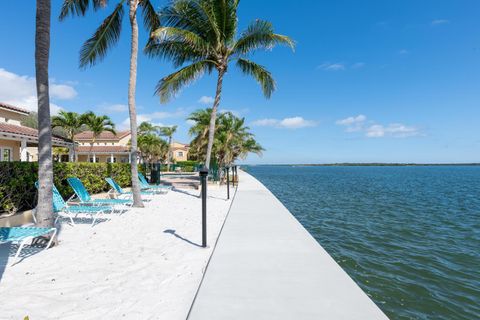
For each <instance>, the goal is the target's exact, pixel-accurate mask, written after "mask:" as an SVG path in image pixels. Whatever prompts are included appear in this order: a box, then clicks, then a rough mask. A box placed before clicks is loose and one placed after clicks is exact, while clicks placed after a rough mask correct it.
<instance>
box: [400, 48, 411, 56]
mask: <svg viewBox="0 0 480 320" xmlns="http://www.w3.org/2000/svg"><path fill="white" fill-rule="evenodd" d="M409 53H410V51H408V50H407V49H402V50H399V51H398V54H400V55H405V54H409Z"/></svg>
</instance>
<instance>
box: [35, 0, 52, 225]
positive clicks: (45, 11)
mask: <svg viewBox="0 0 480 320" xmlns="http://www.w3.org/2000/svg"><path fill="white" fill-rule="evenodd" d="M50 15H51V3H50V0H37V13H36V20H35V26H36V29H35V79H36V86H37V99H38V184H39V188H38V202H37V212H36V216H37V224H38V225H39V226H40V227H53V207H52V201H53V191H52V188H53V159H52V126H51V123H50V95H49V88H48V59H49V54H50Z"/></svg>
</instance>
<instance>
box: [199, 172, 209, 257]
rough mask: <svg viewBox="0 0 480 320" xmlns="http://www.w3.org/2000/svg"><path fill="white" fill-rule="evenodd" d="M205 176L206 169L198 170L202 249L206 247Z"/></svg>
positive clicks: (206, 174) (206, 173)
mask: <svg viewBox="0 0 480 320" xmlns="http://www.w3.org/2000/svg"><path fill="white" fill-rule="evenodd" d="M207 176H208V168H207V167H203V168H201V169H200V181H201V183H202V247H204V248H206V247H207Z"/></svg>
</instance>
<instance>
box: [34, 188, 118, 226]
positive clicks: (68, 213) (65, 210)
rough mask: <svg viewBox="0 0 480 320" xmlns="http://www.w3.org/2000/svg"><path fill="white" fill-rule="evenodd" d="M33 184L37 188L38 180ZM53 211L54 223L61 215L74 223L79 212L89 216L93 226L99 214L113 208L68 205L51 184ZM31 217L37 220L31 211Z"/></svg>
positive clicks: (110, 210)
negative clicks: (54, 215)
mask: <svg viewBox="0 0 480 320" xmlns="http://www.w3.org/2000/svg"><path fill="white" fill-rule="evenodd" d="M35 186H36V187H37V189H38V181H37V182H35ZM53 212H54V213H55V214H56V218H55V223H56V222H57V220H58V219H59V218H60V217H62V216H63V217H66V218H69V219H70V222H71V223H72V225H75V222H74V221H73V218H77V216H78V215H79V214H84V215H88V216H90V218H91V219H92V226H93V225H94V224H95V221H96V220H97V218H98V216H99V215H102V216H103V215H104V214H105V213H106V212H113V208H112V207H108V206H85V205H78V206H69V205H68V204H67V203H66V202H65V200H63V198H62V195H61V194H60V192H58V190H57V188H56V187H55V186H53ZM33 219H34V220H35V221H36V220H37V219H36V216H35V213H33Z"/></svg>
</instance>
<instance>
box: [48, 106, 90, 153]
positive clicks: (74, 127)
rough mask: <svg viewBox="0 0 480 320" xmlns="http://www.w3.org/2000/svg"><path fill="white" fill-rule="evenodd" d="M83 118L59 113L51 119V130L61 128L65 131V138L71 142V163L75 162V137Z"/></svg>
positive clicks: (65, 112) (74, 113)
mask: <svg viewBox="0 0 480 320" xmlns="http://www.w3.org/2000/svg"><path fill="white" fill-rule="evenodd" d="M84 120H85V118H84V117H82V116H81V115H79V114H78V113H76V112H67V111H63V110H62V111H60V112H59V113H58V115H56V116H53V117H52V128H61V129H63V130H64V131H65V133H66V135H67V138H68V139H70V140H72V141H73V159H74V160H73V161H75V159H76V156H75V152H76V151H75V148H76V147H75V135H76V134H77V133H79V132H80V131H81V127H82V125H83V124H84V123H83V122H84Z"/></svg>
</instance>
